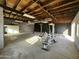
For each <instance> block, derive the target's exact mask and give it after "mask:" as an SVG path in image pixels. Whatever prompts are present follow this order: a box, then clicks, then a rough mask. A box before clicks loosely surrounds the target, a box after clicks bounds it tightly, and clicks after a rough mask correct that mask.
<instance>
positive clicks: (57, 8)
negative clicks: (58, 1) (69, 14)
mask: <svg viewBox="0 0 79 59" xmlns="http://www.w3.org/2000/svg"><path fill="white" fill-rule="evenodd" d="M76 5H79V0H75V1H72V2H69V3H66V4H63V5H60V6H58V7H54V8H49V9H47V10H49V11H50V10H59V8H66V7H69V6H71V7H73V6H76Z"/></svg>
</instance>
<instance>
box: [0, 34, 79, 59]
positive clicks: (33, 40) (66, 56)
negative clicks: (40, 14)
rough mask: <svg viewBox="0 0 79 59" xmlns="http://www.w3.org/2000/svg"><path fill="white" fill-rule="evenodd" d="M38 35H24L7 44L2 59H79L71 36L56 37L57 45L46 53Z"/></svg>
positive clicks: (59, 35) (78, 53)
mask: <svg viewBox="0 0 79 59" xmlns="http://www.w3.org/2000/svg"><path fill="white" fill-rule="evenodd" d="M38 35H39V34H38V33H34V34H23V35H21V36H18V38H17V39H16V40H14V41H13V42H12V43H8V44H7V43H6V44H7V45H6V46H5V48H4V49H3V50H2V51H1V54H0V59H79V52H78V50H77V48H76V46H75V44H74V42H73V39H72V38H71V37H70V36H67V35H61V34H57V35H55V39H56V41H57V43H55V44H53V45H52V46H51V49H50V51H44V50H42V49H41V48H42V40H41V38H40V37H39V36H38Z"/></svg>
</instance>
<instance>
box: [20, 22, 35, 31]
mask: <svg viewBox="0 0 79 59" xmlns="http://www.w3.org/2000/svg"><path fill="white" fill-rule="evenodd" d="M19 31H20V33H33V31H34V24H28V23H21V24H19Z"/></svg>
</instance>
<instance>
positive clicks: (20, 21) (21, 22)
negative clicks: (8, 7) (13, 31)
mask: <svg viewBox="0 0 79 59" xmlns="http://www.w3.org/2000/svg"><path fill="white" fill-rule="evenodd" d="M15 22H17V23H22V22H23V21H18V20H15Z"/></svg>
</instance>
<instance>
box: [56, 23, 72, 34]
mask: <svg viewBox="0 0 79 59" xmlns="http://www.w3.org/2000/svg"><path fill="white" fill-rule="evenodd" d="M55 33H58V34H67V35H70V34H71V24H55Z"/></svg>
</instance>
